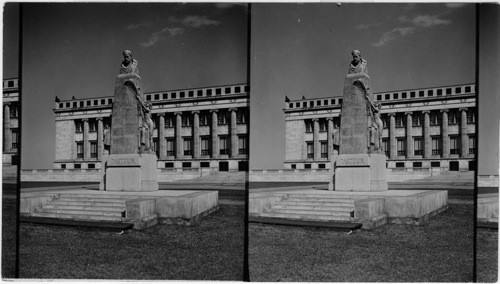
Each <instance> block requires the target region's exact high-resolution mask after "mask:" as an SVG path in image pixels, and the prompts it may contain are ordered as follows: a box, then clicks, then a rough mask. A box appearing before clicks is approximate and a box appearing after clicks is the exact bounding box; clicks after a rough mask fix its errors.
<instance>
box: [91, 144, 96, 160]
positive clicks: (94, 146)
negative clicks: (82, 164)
mask: <svg viewBox="0 0 500 284" xmlns="http://www.w3.org/2000/svg"><path fill="white" fill-rule="evenodd" d="M90 157H91V158H97V141H90Z"/></svg>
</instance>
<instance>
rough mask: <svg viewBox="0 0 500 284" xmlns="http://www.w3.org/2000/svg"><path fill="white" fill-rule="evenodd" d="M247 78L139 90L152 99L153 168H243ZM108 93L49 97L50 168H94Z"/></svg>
mask: <svg viewBox="0 0 500 284" xmlns="http://www.w3.org/2000/svg"><path fill="white" fill-rule="evenodd" d="M249 91H250V90H249V86H248V85H247V84H238V85H227V86H216V87H207V88H197V89H184V90H172V91H164V92H154V93H146V94H144V96H145V98H146V101H147V102H149V103H151V104H152V105H153V109H152V118H153V121H154V122H155V129H154V134H153V149H154V151H155V152H156V153H157V156H158V168H173V169H180V168H182V169H187V168H198V169H199V168H207V169H210V170H219V171H238V170H240V171H245V170H247V168H248V142H249V140H248V139H249V137H248V121H249V108H248V106H249ZM112 104H113V97H98V98H88V99H73V100H67V101H57V102H56V103H55V108H54V113H55V121H56V122H55V126H56V142H55V143H56V154H55V161H54V168H56V169H98V168H101V167H102V165H101V159H102V157H103V155H106V154H107V153H109V149H107V148H106V144H107V143H104V139H106V137H107V135H108V133H109V131H110V129H111V111H112Z"/></svg>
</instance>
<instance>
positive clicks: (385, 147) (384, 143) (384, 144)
mask: <svg viewBox="0 0 500 284" xmlns="http://www.w3.org/2000/svg"><path fill="white" fill-rule="evenodd" d="M382 149H383V150H384V152H385V155H386V156H387V157H389V153H390V152H389V139H387V138H382Z"/></svg>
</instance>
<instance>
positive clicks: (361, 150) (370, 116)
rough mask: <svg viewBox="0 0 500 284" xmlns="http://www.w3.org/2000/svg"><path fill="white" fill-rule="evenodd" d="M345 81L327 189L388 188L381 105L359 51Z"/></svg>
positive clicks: (355, 51) (375, 189) (381, 189)
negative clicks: (335, 149) (334, 151)
mask: <svg viewBox="0 0 500 284" xmlns="http://www.w3.org/2000/svg"><path fill="white" fill-rule="evenodd" d="M352 57H353V60H352V62H351V64H350V66H349V70H348V74H347V76H346V78H345V80H344V93H343V100H342V108H341V120H340V131H339V136H340V137H339V154H338V155H332V156H331V157H332V159H331V161H332V166H331V170H330V171H331V173H332V176H333V179H332V180H331V181H330V185H329V190H335V191H384V190H387V179H386V157H385V154H384V152H383V151H382V147H381V146H382V143H381V138H382V130H383V125H382V121H381V119H380V109H381V104H380V103H378V102H374V99H373V94H372V93H371V90H370V77H369V76H368V68H367V66H366V65H367V62H366V61H365V60H364V59H362V58H361V53H360V52H359V51H358V50H354V51H353V52H352Z"/></svg>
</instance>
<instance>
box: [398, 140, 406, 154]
mask: <svg viewBox="0 0 500 284" xmlns="http://www.w3.org/2000/svg"><path fill="white" fill-rule="evenodd" d="M396 144H397V150H398V156H404V155H405V154H406V139H405V138H396Z"/></svg>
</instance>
